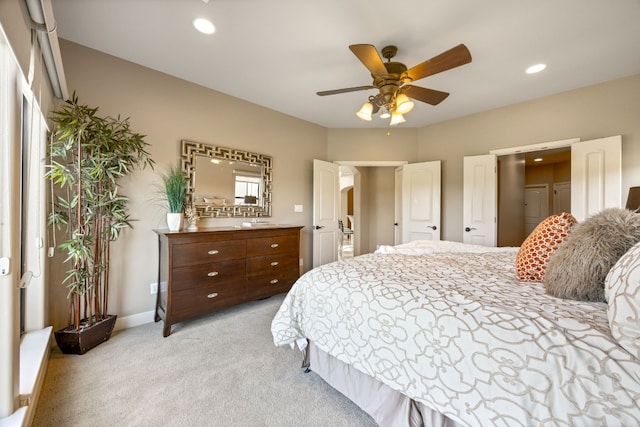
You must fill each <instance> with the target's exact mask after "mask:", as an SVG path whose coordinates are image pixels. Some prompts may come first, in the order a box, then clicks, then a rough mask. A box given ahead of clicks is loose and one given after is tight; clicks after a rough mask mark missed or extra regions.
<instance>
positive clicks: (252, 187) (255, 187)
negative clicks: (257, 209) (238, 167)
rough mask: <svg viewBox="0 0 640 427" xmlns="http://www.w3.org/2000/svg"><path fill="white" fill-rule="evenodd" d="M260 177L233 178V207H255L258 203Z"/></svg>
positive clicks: (238, 176)
mask: <svg viewBox="0 0 640 427" xmlns="http://www.w3.org/2000/svg"><path fill="white" fill-rule="evenodd" d="M261 183H262V177H261V176H247V175H244V174H242V175H240V174H237V175H236V176H235V202H234V204H235V205H257V204H259V202H260V184H261Z"/></svg>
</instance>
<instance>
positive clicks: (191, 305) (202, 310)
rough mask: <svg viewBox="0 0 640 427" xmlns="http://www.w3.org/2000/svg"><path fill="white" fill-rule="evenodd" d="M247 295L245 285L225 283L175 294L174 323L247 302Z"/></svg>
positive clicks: (172, 315) (173, 306)
mask: <svg viewBox="0 0 640 427" xmlns="http://www.w3.org/2000/svg"><path fill="white" fill-rule="evenodd" d="M245 295H246V286H245V284H244V283H223V284H219V285H211V286H201V287H198V288H192V289H186V290H183V291H179V292H173V293H172V295H171V317H172V319H173V321H174V322H181V321H183V320H186V319H191V318H193V317H196V316H201V315H203V314H207V313H211V312H213V311H216V310H220V309H223V308H227V307H231V306H233V305H236V304H240V303H242V302H244V301H245Z"/></svg>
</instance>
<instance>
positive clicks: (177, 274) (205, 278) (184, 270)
mask: <svg viewBox="0 0 640 427" xmlns="http://www.w3.org/2000/svg"><path fill="white" fill-rule="evenodd" d="M244 278H245V261H244V259H235V260H231V261H223V262H212V263H208V264H200V265H194V266H190V267H180V268H174V269H173V272H172V274H171V289H172V291H181V290H184V289H190V288H195V287H201V286H211V285H218V284H225V283H229V282H235V283H242V282H244Z"/></svg>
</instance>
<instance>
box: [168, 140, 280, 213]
mask: <svg viewBox="0 0 640 427" xmlns="http://www.w3.org/2000/svg"><path fill="white" fill-rule="evenodd" d="M180 152H181V161H180V163H181V165H182V170H183V171H184V173H185V175H186V177H187V202H186V203H187V206H193V207H194V208H195V210H196V213H197V215H198V216H199V217H200V218H255V217H270V216H271V185H272V182H271V178H272V177H271V173H272V172H271V162H272V161H271V156H266V155H264V154H258V153H251V152H248V151H242V150H236V149H234V148H226V147H218V146H215V145H209V144H203V143H201V142H193V141H187V140H182V141H181V149H180Z"/></svg>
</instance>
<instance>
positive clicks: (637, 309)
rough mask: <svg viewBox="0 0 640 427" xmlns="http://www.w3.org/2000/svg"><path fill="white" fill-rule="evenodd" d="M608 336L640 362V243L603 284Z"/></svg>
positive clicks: (616, 264)
mask: <svg viewBox="0 0 640 427" xmlns="http://www.w3.org/2000/svg"><path fill="white" fill-rule="evenodd" d="M604 296H605V300H606V301H607V302H608V304H609V306H608V309H607V316H608V317H609V327H610V328H611V335H613V337H614V338H615V339H616V341H618V344H620V345H621V346H622V347H623V348H624V349H625V350H627V351H628V352H629V353H631V354H632V355H633V356H634V357H636V358H637V359H640V243H637V244H636V245H634V246H633V247H632V248H631V249H629V250H628V251H627V252H626V253H625V254H624V255H622V257H621V258H620V259H619V260H618V262H616V263H615V264H614V266H613V267H612V268H611V270H609V273H608V274H607V278H606V279H605V282H604Z"/></svg>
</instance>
